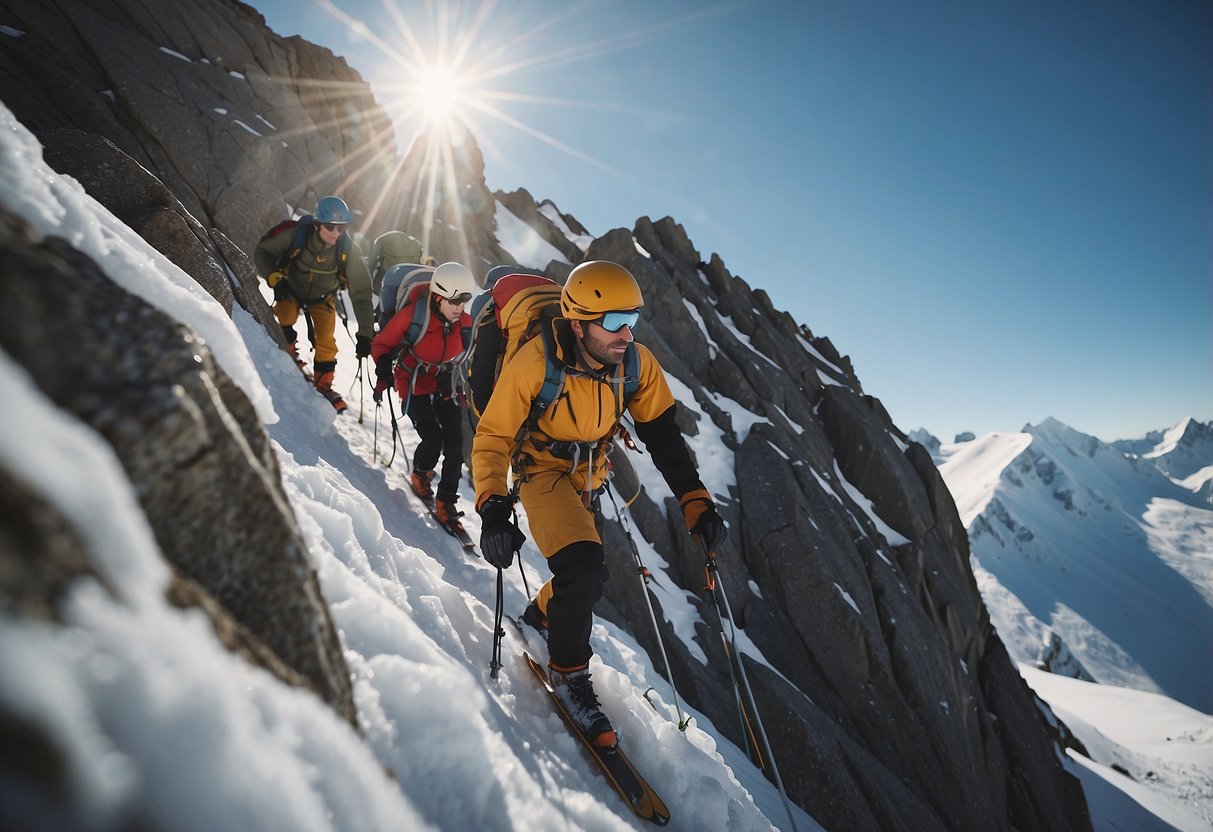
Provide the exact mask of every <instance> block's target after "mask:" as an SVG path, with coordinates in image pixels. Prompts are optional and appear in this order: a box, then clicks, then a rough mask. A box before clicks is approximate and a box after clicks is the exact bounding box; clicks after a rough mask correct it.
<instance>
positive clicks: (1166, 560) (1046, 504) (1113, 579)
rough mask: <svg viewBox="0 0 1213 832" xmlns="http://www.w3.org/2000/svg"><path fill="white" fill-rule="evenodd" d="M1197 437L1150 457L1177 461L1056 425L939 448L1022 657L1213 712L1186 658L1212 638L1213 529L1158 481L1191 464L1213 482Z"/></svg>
mask: <svg viewBox="0 0 1213 832" xmlns="http://www.w3.org/2000/svg"><path fill="white" fill-rule="evenodd" d="M1198 426H1199V427H1203V426H1200V423H1191V422H1190V421H1189V420H1185V421H1184V422H1182V423H1180V424H1179V425H1177V426H1176V427H1175V428H1173V429H1172V430H1171V431H1168V432H1166V434H1160V435H1159V441H1158V442H1155V443H1154V445H1155V446H1156V447H1160V448H1161V447H1169V448H1170V449H1171V450H1170V451H1168V452H1167V453H1166V454H1164V455H1161V456H1160V457H1156V458H1153V459H1145V458H1142V457H1139V456H1137V455H1135V454H1130V453H1126V452H1125V451H1124V450H1122V449H1121V448H1120V447H1118V446H1117V445H1115V444H1108V443H1104V442H1101V441H1100V440H1099V439H1097V438H1096V437H1093V436H1089V435H1087V434H1085V433H1082V432H1081V431H1078V430H1075V429H1073V428H1071V427H1069V426H1068V425H1066V424H1065V423H1063V422H1061V421H1059V420H1057V419H1053V418H1050V419H1046V420H1044V421H1042V422H1041V423H1040V424H1038V425H1029V426H1027V427H1026V428H1025V430H1024V432H1022V433H1004V434H998V433H993V434H988V435H986V436H982V437H979V438H978V439H976V440H974V441H973V442H966V443H962V444H952V445H944V446H943V447H942V448H941V455H942V457H943V462H942V463H941V464H940V466H939V470H940V473H941V474H942V476H943V478H944V481H945V482H946V483H947V485H948V488H949V490H950V491H951V492H952V495H953V497H954V499H955V500H956V505H957V508H958V509H959V511H960V516H961V520H962V522H963V523H964V524H965V526H966V527H967V528H968V529H969V539H970V547H971V553H972V558H973V566H974V572H975V574H976V575H977V579H978V584H979V585H980V586H982V587H983V590H982V591H983V594H984V595H985V596H986V601H987V604H989V606H990V610H991V620H992V621H993V622H994V624H995V626H996V627H997V629H998V631H999V633H1000V634H1001V635H1002V637H1003V639H1004V641H1005V642H1006V643H1007V645H1008V648H1009V649H1010V651H1011V653H1012V655H1013V656H1015V657H1016V658H1018V659H1019V660H1021V661H1025V662H1036V663H1040V662H1042V659H1043V654H1042V650H1041V645H1042V644H1046V645H1048V644H1052V645H1053V649H1054V652H1056V651H1057V650H1058V649H1059V648H1062V647H1066V648H1068V649H1069V650H1070V652H1072V653H1073V655H1074V657H1075V659H1076V661H1077V663H1079V664H1080V665H1081V666H1082V667H1084V668H1085V669H1086V671H1087V672H1089V673H1090V674H1091V675H1092V676H1093V677H1094V678H1095V679H1096V680H1098V681H1100V682H1102V683H1111V684H1119V685H1124V686H1126V687H1134V688H1138V689H1140V690H1156V691H1165V692H1166V693H1167V694H1168V695H1170V696H1173V697H1175V698H1177V699H1179V700H1181V701H1184V702H1187V703H1189V704H1191V705H1193V706H1195V707H1198V708H1202V709H1208V708H1209V707H1211V706H1213V699H1210V691H1211V690H1213V672H1211V671H1210V670H1209V669H1208V668H1207V667H1206V666H1204V665H1203V664H1202V663H1200V662H1193V661H1192V658H1193V657H1192V655H1191V652H1190V651H1191V649H1192V648H1193V644H1192V634H1194V633H1206V634H1207V633H1213V579H1211V578H1210V575H1211V574H1213V569H1210V566H1211V563H1210V559H1209V557H1208V555H1207V553H1208V552H1209V551H1213V535H1211V534H1210V532H1209V529H1210V528H1213V524H1211V523H1210V519H1211V517H1213V515H1211V514H1210V512H1209V508H1208V503H1207V500H1202V498H1201V496H1200V493H1199V492H1198V493H1196V494H1194V493H1193V490H1194V489H1191V488H1185V487H1184V486H1186V485H1187V483H1182V482H1179V481H1177V480H1175V479H1174V478H1173V477H1169V476H1167V474H1165V473H1163V471H1161V470H1160V469H1159V467H1156V463H1157V462H1158V460H1159V459H1163V458H1167V459H1169V458H1171V456H1173V455H1175V454H1179V453H1180V452H1181V450H1192V455H1191V456H1189V457H1185V459H1186V460H1187V461H1189V464H1191V465H1195V464H1197V463H1199V462H1201V460H1202V457H1201V456H1200V455H1201V454H1203V461H1204V463H1205V464H1206V465H1207V467H1206V468H1204V469H1201V470H1205V471H1210V472H1213V452H1211V451H1209V450H1202V449H1203V448H1204V447H1205V445H1204V444H1203V442H1204V439H1203V436H1202V434H1203V431H1202V430H1200V429H1199V427H1198ZM1177 459H1178V457H1177ZM1204 485H1205V486H1206V487H1207V486H1208V483H1207V482H1205V483H1204ZM1114 609H1115V612H1113V610H1114ZM1159 609H1166V610H1167V614H1166V615H1164V616H1160V615H1159V614H1158V610H1159ZM1053 634H1056V636H1058V637H1060V639H1061V641H1062V642H1064V644H1063V645H1058V644H1057V643H1056V639H1055V638H1054V637H1053ZM1164 645H1165V647H1164ZM1185 645H1186V646H1185Z"/></svg>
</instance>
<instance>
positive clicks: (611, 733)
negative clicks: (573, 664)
mask: <svg viewBox="0 0 1213 832" xmlns="http://www.w3.org/2000/svg"><path fill="white" fill-rule="evenodd" d="M548 667H549V670H548V678H549V679H550V680H551V683H552V690H553V691H555V692H556V697H557V698H558V699H559V700H560V704H561V705H563V706H564V709H565V710H566V711H567V712H568V714H569V716H570V717H571V718H572V720H573V724H574V725H576V726H577V730H578V731H580V732H581V734H582V736H584V737H586V739H588V740H589V741H590V742H592V743H594V744H595V745H598V746H601V747H603V748H611V747H613V746H614V745H615V744H616V743H617V742H618V741H619V739H618V737H617V736H616V734H615V729H614V728H613V727H612V726H611V720H609V719H607V715H606V714H604V713H603V712H602V705H601V704H600V703H599V702H598V697H597V695H595V693H594V685H593V683H592V682H591V681H590V670H589V665H588V664H583V665H582V666H581V667H578V668H573V669H571V670H562V669H560V668H557V667H556V666H555V665H549V666H548Z"/></svg>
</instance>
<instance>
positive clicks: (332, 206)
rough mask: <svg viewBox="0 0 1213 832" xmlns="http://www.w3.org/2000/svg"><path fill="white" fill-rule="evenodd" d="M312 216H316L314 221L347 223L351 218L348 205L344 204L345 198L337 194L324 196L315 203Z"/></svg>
mask: <svg viewBox="0 0 1213 832" xmlns="http://www.w3.org/2000/svg"><path fill="white" fill-rule="evenodd" d="M312 216H314V217H315V218H316V222H329V223H341V224H342V225H348V224H349V222H350V219H351V217H350V206H348V205H346V204H345V200H344V199H342V198H341V197H339V196H326V197H325V198H324V199H322V200H320V201H319V202H317V203H316V210H315V212H314V213H313V214H312Z"/></svg>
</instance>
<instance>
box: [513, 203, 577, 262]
mask: <svg viewBox="0 0 1213 832" xmlns="http://www.w3.org/2000/svg"><path fill="white" fill-rule="evenodd" d="M495 216H496V220H497V242H498V243H500V244H501V247H502V248H503V249H505V250H506V251H508V252H509V253H510V255H512V256H513V258H514V260H516V261H517V264H518V265H519V266H525V267H526V268H528V269H541V270H542V269H546V268H547V267H548V263H550V262H552V261H553V260H555V261H556V262H558V263H569V260H568V258H567V257H565V256H564V255H563V254H561V253H560V249H558V248H556V247H555V246H554V245H552V244H551V243H549V242H548V241H547V240H545V239H543V238H542V237H540V236H539V233H538V232H537V231H535V230H534V229H533V228H531V227H530V226H529V225H527V224H526V223H525V222H523V221H522V220H520V219H518V217H516V216H514V215H513V214H512V213H511V212H510V209H508V208H506V207H505V206H504V205H502V204H501V202H500V201H498V202H497V213H496V215H495ZM569 265H572V264H571V263H569Z"/></svg>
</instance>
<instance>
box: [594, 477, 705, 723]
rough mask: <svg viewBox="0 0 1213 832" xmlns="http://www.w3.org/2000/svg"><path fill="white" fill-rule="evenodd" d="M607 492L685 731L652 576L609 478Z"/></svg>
mask: <svg viewBox="0 0 1213 832" xmlns="http://www.w3.org/2000/svg"><path fill="white" fill-rule="evenodd" d="M606 493H607V497H609V498H610V500H611V506H612V507H613V508H614V509H615V517H617V518H618V519H619V524H620V525H621V526H623V533H624V535H625V536H626V537H627V539H628V544H629V545H630V546H631V549H632V557H633V558H634V559H635V560H636V574H637V575H638V576H639V577H640V583H641V585H642V589H641V591H642V592H643V593H644V603H645V604H646V605H647V606H648V608H649V620H650V621H652V622H653V633H654V634H655V635H656V636H657V647H658V648H659V649H660V650H661V661H662V663H663V664H664V665H665V675H666V678H667V679H669V680H670V690H671V691H673V692H674V708H675V709H676V710H677V711H678V730H679V731H683V732H685V731H686V730H687V728H688V727H689V726H690V724H691V718H690V717H689V716H684V715H683V712H682V702H681V701H680V700H679V699H678V687H677V686H676V685H675V684H674V670H673V668H671V667H670V657H669V656H668V655H666V652H665V641H664V640H663V639H662V638H661V628H660V627H659V626H658V624H657V613H656V612H654V610H653V600H652V599H651V598H650V597H649V578H650V577H652V576H651V575H650V573H649V570H648V569H647V568H646V567H645V565H644V561H642V560H641V559H640V550H639V549H638V548H637V546H636V540H635V538H633V537H632V525H631V523H629V522H628V521H627V519H626V518H625V517H624V516H623V513H622V512H621V511H620V510H619V503H618V502H616V501H615V489H614V488H612V487H611V482H610V480H607V484H606Z"/></svg>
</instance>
